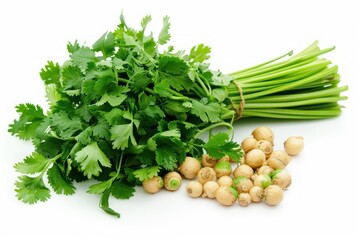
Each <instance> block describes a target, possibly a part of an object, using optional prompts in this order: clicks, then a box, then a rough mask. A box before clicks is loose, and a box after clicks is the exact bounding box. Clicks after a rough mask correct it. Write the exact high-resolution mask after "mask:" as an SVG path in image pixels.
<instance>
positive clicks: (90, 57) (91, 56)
mask: <svg viewBox="0 0 360 240" xmlns="http://www.w3.org/2000/svg"><path fill="white" fill-rule="evenodd" d="M71 59H72V60H73V62H74V64H75V65H76V66H78V67H79V68H80V69H81V71H82V72H83V73H84V72H85V71H86V68H87V65H88V63H90V62H95V61H97V58H96V57H95V53H94V52H93V51H92V50H91V49H90V48H88V47H80V48H79V49H78V50H77V51H76V52H74V53H73V54H71Z"/></svg>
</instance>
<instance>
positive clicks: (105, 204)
mask: <svg viewBox="0 0 360 240" xmlns="http://www.w3.org/2000/svg"><path fill="white" fill-rule="evenodd" d="M109 197H110V189H107V190H105V191H104V192H103V193H102V194H101V197H100V203H99V205H100V208H101V209H102V210H104V211H105V212H106V213H108V214H110V215H113V216H115V217H117V218H119V217H120V214H119V213H118V212H116V211H114V210H113V209H112V208H110V207H109Z"/></svg>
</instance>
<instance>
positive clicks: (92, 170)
mask: <svg viewBox="0 0 360 240" xmlns="http://www.w3.org/2000/svg"><path fill="white" fill-rule="evenodd" d="M75 161H77V162H78V163H80V166H81V170H82V171H83V172H84V175H85V176H87V177H88V178H89V179H90V178H91V177H92V176H99V173H100V172H102V169H101V167H100V165H99V163H100V164H101V166H103V167H111V162H110V160H109V159H108V158H107V157H106V155H105V153H104V152H103V151H101V149H100V148H99V146H98V145H97V143H96V142H92V143H91V144H89V145H87V146H86V147H84V148H83V149H81V150H80V151H78V152H77V153H76V154H75Z"/></svg>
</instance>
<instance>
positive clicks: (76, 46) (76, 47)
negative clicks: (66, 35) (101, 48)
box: [66, 40, 80, 53]
mask: <svg viewBox="0 0 360 240" xmlns="http://www.w3.org/2000/svg"><path fill="white" fill-rule="evenodd" d="M66 48H67V50H68V52H69V53H74V52H76V51H77V50H79V48H80V45H79V43H78V41H77V40H75V42H74V44H72V43H70V42H68V44H67V45H66Z"/></svg>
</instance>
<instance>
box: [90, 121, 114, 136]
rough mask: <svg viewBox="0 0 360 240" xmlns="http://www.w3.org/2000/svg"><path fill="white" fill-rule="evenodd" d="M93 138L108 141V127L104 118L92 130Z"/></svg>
mask: <svg viewBox="0 0 360 240" xmlns="http://www.w3.org/2000/svg"><path fill="white" fill-rule="evenodd" d="M92 130H93V135H94V136H95V137H99V138H104V139H106V140H109V139H110V126H109V124H107V122H106V120H105V119H104V118H101V119H100V120H98V123H97V124H96V125H95V126H94V127H93V128H92Z"/></svg>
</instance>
